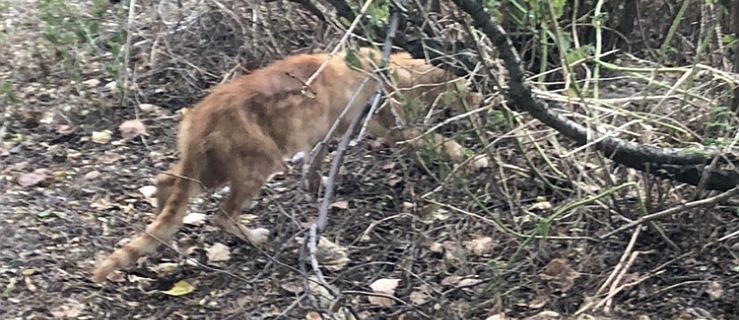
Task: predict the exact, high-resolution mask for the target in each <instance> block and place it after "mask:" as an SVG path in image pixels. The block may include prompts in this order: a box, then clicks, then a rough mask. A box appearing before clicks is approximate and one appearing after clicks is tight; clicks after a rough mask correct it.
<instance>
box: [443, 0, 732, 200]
mask: <svg viewBox="0 0 739 320" xmlns="http://www.w3.org/2000/svg"><path fill="white" fill-rule="evenodd" d="M453 1H454V3H455V4H456V5H457V6H458V7H459V8H460V9H462V10H463V11H465V12H466V13H467V14H469V15H470V16H471V17H472V20H473V22H474V25H475V26H476V27H477V28H478V29H480V30H481V31H482V32H483V33H485V35H486V36H488V38H490V40H491V42H492V43H493V44H494V45H495V47H496V48H497V49H498V51H499V54H500V57H501V59H502V60H503V62H504V64H505V67H506V69H507V70H508V73H509V78H508V96H509V97H510V100H511V101H512V102H513V103H514V104H515V105H516V106H517V107H518V108H520V109H522V110H525V111H527V112H528V113H529V114H531V115H532V116H533V117H534V118H536V119H538V120H539V121H541V122H543V123H544V124H546V125H548V126H549V127H551V128H554V129H555V130H557V131H558V132H560V133H561V134H563V135H564V136H566V137H568V138H570V139H573V140H574V141H575V142H576V143H578V144H580V145H584V144H586V143H588V142H591V141H597V142H595V143H594V146H595V148H596V149H597V150H599V151H601V152H603V153H604V154H605V155H606V157H609V158H610V159H612V160H613V161H615V162H617V163H619V164H622V165H625V166H627V167H631V168H634V169H638V170H642V171H649V172H651V173H654V174H657V175H659V176H663V177H668V178H671V179H674V180H677V181H680V182H685V183H689V184H692V185H698V184H699V183H700V180H701V178H702V177H703V176H704V175H705V177H704V178H705V181H706V184H705V186H706V188H707V189H713V190H722V191H725V190H729V189H731V188H733V187H735V186H737V185H739V173H737V172H736V171H729V170H705V166H706V165H707V164H708V163H709V162H711V160H712V159H714V158H716V157H719V158H723V159H726V160H728V161H729V162H732V163H737V162H739V161H737V156H736V155H734V154H723V153H722V152H720V151H713V152H690V151H687V150H685V149H679V148H669V149H662V148H656V147H652V146H647V145H641V144H638V143H635V142H631V141H625V140H622V139H618V138H613V137H607V136H605V135H604V134H602V133H599V132H594V131H591V130H588V129H587V128H585V127H583V126H581V125H579V124H577V123H575V122H573V121H571V120H569V119H567V118H566V117H565V116H564V115H563V114H560V113H557V112H555V111H554V108H551V107H550V106H547V105H546V104H544V103H542V102H541V101H538V100H535V99H534V98H533V96H532V94H531V89H530V88H529V86H528V85H526V84H525V82H524V81H525V74H524V70H523V68H522V66H521V59H520V58H519V56H518V53H517V52H516V50H515V48H514V47H513V44H512V43H511V41H510V38H508V36H507V34H506V33H505V31H504V30H503V29H502V28H501V27H500V26H498V25H496V24H495V23H494V22H493V20H492V19H491V18H490V15H488V14H487V13H486V12H485V10H484V8H483V7H482V5H481V3H480V2H475V1H471V0H453ZM552 105H554V106H557V104H555V103H552Z"/></svg>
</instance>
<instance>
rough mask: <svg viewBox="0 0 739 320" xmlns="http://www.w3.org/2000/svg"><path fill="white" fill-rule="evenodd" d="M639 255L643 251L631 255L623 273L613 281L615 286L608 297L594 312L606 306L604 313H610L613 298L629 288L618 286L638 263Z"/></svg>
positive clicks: (594, 308) (597, 305) (612, 286)
mask: <svg viewBox="0 0 739 320" xmlns="http://www.w3.org/2000/svg"><path fill="white" fill-rule="evenodd" d="M639 253H641V251H635V252H632V253H631V255H630V256H629V260H628V261H627V262H626V265H624V267H623V269H621V272H619V273H618V276H617V277H616V280H615V281H613V284H612V285H611V289H610V290H609V291H608V296H606V298H605V299H603V300H601V301H600V302H598V303H597V304H596V305H595V306H594V307H593V310H597V309H598V308H600V307H603V305H604V304H605V307H604V311H605V312H606V313H608V312H609V310H610V309H611V304H612V303H613V297H615V296H616V294H618V293H619V292H621V291H622V290H623V289H625V288H626V287H627V286H626V285H621V286H618V287H617V285H618V284H619V283H621V280H622V279H623V277H624V275H626V271H628V270H629V268H631V266H632V265H633V264H634V261H636V258H637V257H638V256H639Z"/></svg>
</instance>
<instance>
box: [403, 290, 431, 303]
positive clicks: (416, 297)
mask: <svg viewBox="0 0 739 320" xmlns="http://www.w3.org/2000/svg"><path fill="white" fill-rule="evenodd" d="M408 298H409V299H410V300H411V302H412V303H413V304H415V305H422V304H424V303H426V301H429V298H430V297H429V295H428V293H426V291H424V290H416V291H413V292H411V294H410V296H409V297H408Z"/></svg>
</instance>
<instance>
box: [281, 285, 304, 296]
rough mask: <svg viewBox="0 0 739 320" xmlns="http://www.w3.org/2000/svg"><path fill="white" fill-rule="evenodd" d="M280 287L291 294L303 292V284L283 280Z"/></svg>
mask: <svg viewBox="0 0 739 320" xmlns="http://www.w3.org/2000/svg"><path fill="white" fill-rule="evenodd" d="M280 288H282V290H285V291H287V292H290V293H292V294H301V293H302V292H303V286H301V285H300V284H298V283H295V282H285V283H283V284H281V285H280Z"/></svg>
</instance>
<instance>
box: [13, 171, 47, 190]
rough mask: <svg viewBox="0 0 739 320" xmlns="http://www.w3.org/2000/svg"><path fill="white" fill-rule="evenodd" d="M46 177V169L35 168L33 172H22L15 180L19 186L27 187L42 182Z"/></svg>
mask: <svg viewBox="0 0 739 320" xmlns="http://www.w3.org/2000/svg"><path fill="white" fill-rule="evenodd" d="M48 178H49V176H48V175H47V174H46V171H40V170H36V171H34V172H30V173H24V174H22V175H21V176H20V177H18V180H16V182H17V183H18V185H19V186H21V187H24V188H28V187H33V186H35V185H39V184H41V183H42V182H44V181H46V179H48Z"/></svg>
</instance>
